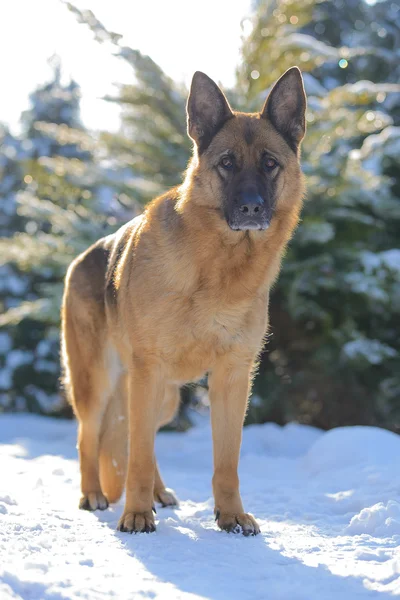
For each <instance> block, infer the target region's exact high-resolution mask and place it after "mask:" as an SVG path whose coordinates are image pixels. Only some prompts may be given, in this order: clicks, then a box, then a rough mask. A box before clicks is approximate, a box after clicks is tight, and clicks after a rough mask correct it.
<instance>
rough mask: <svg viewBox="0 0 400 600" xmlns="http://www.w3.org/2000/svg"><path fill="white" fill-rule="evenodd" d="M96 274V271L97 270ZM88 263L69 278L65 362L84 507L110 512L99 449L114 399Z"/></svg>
mask: <svg viewBox="0 0 400 600" xmlns="http://www.w3.org/2000/svg"><path fill="white" fill-rule="evenodd" d="M95 274H96V272H95ZM90 275H92V279H94V276H93V269H92V271H91V272H88V269H87V267H86V265H85V264H84V263H83V264H82V263H77V264H76V265H73V267H72V268H71V269H70V271H69V273H68V276H67V283H66V291H65V295H64V302H63V309H62V359H63V368H64V384H65V387H66V391H67V395H68V399H69V401H70V402H71V404H72V406H73V408H74V412H75V415H76V417H77V419H78V423H79V427H78V450H79V460H80V468H81V490H82V497H81V500H80V503H79V506H80V508H82V509H86V510H96V509H100V510H104V509H105V508H107V506H108V501H107V498H106V497H105V495H104V494H103V492H102V490H101V485H100V478H99V448H100V433H101V428H102V421H103V417H104V413H105V410H106V407H107V402H108V397H109V395H110V390H109V387H110V386H109V381H108V372H107V368H106V367H107V365H106V364H105V349H106V343H107V339H106V323H105V315H104V304H103V303H102V302H101V300H100V298H99V299H97V298H96V297H95V296H93V293H92V292H91V289H90V284H91V283H92V282H91V280H90Z"/></svg>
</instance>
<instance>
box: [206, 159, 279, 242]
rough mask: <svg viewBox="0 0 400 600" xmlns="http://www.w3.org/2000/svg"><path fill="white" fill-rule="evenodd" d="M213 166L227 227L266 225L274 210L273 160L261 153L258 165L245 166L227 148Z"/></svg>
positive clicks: (260, 227) (240, 227) (258, 227)
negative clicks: (225, 152)
mask: <svg viewBox="0 0 400 600" xmlns="http://www.w3.org/2000/svg"><path fill="white" fill-rule="evenodd" d="M216 168H217V169H218V173H219V176H220V178H221V184H222V187H223V189H224V194H223V213H224V216H225V219H226V222H227V223H228V225H229V227H230V228H231V229H233V230H235V231H248V230H264V229H267V228H268V227H269V225H270V223H271V219H272V214H273V211H274V204H275V188H276V186H275V185H274V181H275V177H274V176H273V171H274V170H278V169H279V165H278V163H277V161H276V160H275V159H273V158H271V157H269V156H268V155H261V156H260V158H259V164H258V165H253V166H252V167H247V168H246V167H244V166H243V165H242V164H241V160H240V157H239V158H237V157H236V156H235V155H234V153H233V152H232V151H231V152H230V153H229V154H225V155H224V156H223V157H222V158H221V161H220V163H219V164H218V165H217V167H216ZM276 175H277V173H276Z"/></svg>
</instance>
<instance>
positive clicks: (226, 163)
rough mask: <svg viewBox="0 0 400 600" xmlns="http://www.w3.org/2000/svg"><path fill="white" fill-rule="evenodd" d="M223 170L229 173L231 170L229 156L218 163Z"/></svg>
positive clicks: (231, 165)
mask: <svg viewBox="0 0 400 600" xmlns="http://www.w3.org/2000/svg"><path fill="white" fill-rule="evenodd" d="M219 164H220V165H221V167H222V168H223V169H226V170H227V171H230V170H231V169H233V160H232V159H231V158H230V157H229V156H224V158H222V159H221V162H220V163H219Z"/></svg>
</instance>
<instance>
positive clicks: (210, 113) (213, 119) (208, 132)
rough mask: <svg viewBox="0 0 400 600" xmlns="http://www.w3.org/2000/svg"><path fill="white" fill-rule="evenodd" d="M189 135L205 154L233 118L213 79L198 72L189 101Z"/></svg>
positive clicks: (194, 76)
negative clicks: (213, 140) (218, 133)
mask: <svg viewBox="0 0 400 600" xmlns="http://www.w3.org/2000/svg"><path fill="white" fill-rule="evenodd" d="M186 110H187V122H188V134H189V135H190V137H191V138H192V140H193V141H194V142H196V144H197V148H198V150H199V152H200V153H201V152H203V151H204V150H205V149H206V148H207V146H208V145H209V143H210V142H211V140H212V138H213V137H214V135H215V134H216V133H217V131H218V130H219V129H221V127H222V125H223V124H224V123H225V122H226V121H227V120H228V119H230V118H231V117H233V113H232V110H231V108H230V106H229V104H228V101H227V99H226V98H225V96H224V94H223V93H222V92H221V90H220V89H219V87H218V86H217V85H216V84H215V83H214V82H213V80H212V79H210V78H209V77H207V75H205V74H204V73H201V72H200V71H196V73H195V74H194V75H193V79H192V85H191V87H190V93H189V98H188V101H187V107H186Z"/></svg>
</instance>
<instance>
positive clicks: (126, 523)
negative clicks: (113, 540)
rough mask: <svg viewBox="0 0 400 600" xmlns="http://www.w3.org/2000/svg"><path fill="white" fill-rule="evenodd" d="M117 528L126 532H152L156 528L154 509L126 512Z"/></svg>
mask: <svg viewBox="0 0 400 600" xmlns="http://www.w3.org/2000/svg"><path fill="white" fill-rule="evenodd" d="M117 529H118V531H123V532H124V533H152V532H153V531H155V530H156V525H155V523H154V516H153V511H152V510H147V511H145V512H141V513H139V512H126V513H124V514H123V515H122V517H121V518H120V520H119V522H118V525H117Z"/></svg>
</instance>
